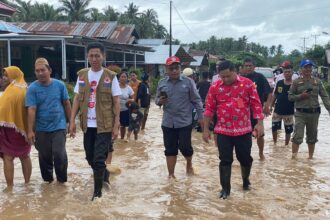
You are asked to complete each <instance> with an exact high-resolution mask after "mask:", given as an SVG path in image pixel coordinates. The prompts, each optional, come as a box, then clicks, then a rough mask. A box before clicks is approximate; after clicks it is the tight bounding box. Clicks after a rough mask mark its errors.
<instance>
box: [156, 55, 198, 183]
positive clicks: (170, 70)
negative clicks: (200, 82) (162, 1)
mask: <svg viewBox="0 0 330 220" xmlns="http://www.w3.org/2000/svg"><path fill="white" fill-rule="evenodd" d="M166 70H167V77H166V78H165V79H162V80H160V81H159V84H158V88H157V94H156V104H157V105H159V106H163V110H164V114H163V121H162V130H163V138H164V145H165V156H166V162H167V169H168V174H169V178H175V175H174V168H175V164H176V158H177V155H178V150H180V152H181V153H182V155H183V156H184V157H185V158H186V160H187V167H186V171H187V174H188V175H189V174H194V170H193V167H192V155H193V153H194V150H193V148H192V146H191V131H192V117H191V109H192V105H193V106H194V107H195V108H196V112H197V115H198V122H199V123H201V124H202V123H203V106H202V101H201V98H200V96H199V94H198V91H197V89H196V86H195V82H194V81H193V80H192V79H190V78H188V77H186V76H184V75H181V74H180V73H181V66H180V59H179V58H178V57H176V56H172V57H169V58H167V60H166Z"/></svg>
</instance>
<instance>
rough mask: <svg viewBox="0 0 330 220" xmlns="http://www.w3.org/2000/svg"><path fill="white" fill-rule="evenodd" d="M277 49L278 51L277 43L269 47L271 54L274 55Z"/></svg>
mask: <svg viewBox="0 0 330 220" xmlns="http://www.w3.org/2000/svg"><path fill="white" fill-rule="evenodd" d="M275 51H276V46H275V45H272V46H271V47H270V48H269V53H270V55H271V56H274V55H275Z"/></svg>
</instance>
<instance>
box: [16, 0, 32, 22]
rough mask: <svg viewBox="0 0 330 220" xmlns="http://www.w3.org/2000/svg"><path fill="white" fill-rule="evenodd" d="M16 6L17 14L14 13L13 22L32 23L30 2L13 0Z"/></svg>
mask: <svg viewBox="0 0 330 220" xmlns="http://www.w3.org/2000/svg"><path fill="white" fill-rule="evenodd" d="M15 1H16V4H17V10H18V11H19V12H18V13H15V15H14V20H15V21H25V22H29V21H33V17H34V16H33V5H32V4H31V0H29V1H27V2H26V1H23V0H15Z"/></svg>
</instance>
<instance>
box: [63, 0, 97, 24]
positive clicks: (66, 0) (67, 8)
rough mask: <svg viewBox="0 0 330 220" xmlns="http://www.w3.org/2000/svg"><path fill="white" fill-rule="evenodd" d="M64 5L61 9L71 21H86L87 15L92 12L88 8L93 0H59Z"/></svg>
mask: <svg viewBox="0 0 330 220" xmlns="http://www.w3.org/2000/svg"><path fill="white" fill-rule="evenodd" d="M59 2H60V3H61V4H62V7H60V8H59V10H60V11H62V12H64V13H65V14H66V16H67V18H68V20H69V22H70V23H71V22H74V21H86V20H87V15H88V14H89V13H90V12H91V9H89V8H88V6H89V4H90V2H91V0H59Z"/></svg>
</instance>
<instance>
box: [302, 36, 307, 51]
mask: <svg viewBox="0 0 330 220" xmlns="http://www.w3.org/2000/svg"><path fill="white" fill-rule="evenodd" d="M301 39H303V40H304V44H303V52H304V53H306V39H308V37H302V38H301Z"/></svg>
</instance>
